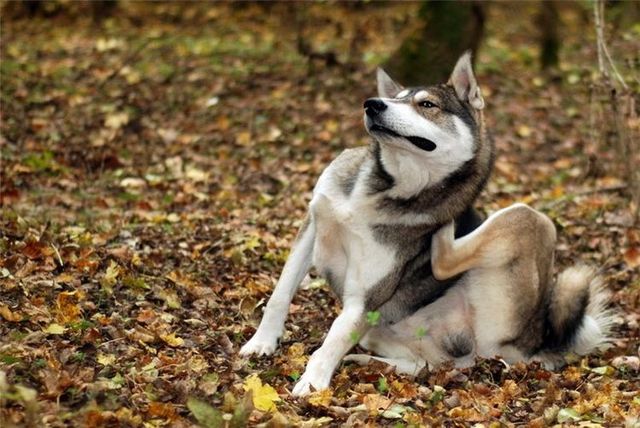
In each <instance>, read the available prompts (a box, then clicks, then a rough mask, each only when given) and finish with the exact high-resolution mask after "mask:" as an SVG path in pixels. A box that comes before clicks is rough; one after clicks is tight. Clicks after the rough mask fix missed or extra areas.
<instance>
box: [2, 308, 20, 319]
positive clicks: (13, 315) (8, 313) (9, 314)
mask: <svg viewBox="0 0 640 428" xmlns="http://www.w3.org/2000/svg"><path fill="white" fill-rule="evenodd" d="M0 316H2V318H4V319H6V320H7V321H22V315H20V314H19V313H17V312H13V311H12V310H11V309H9V307H8V306H5V305H0Z"/></svg>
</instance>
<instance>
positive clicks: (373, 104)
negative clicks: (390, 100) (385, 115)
mask: <svg viewBox="0 0 640 428" xmlns="http://www.w3.org/2000/svg"><path fill="white" fill-rule="evenodd" d="M386 109H387V105H386V104H385V103H384V101H382V100H381V99H379V98H369V99H368V100H367V101H365V102H364V112H365V113H366V114H367V116H369V117H375V116H377V115H378V114H380V113H382V112H383V111H385V110H386Z"/></svg>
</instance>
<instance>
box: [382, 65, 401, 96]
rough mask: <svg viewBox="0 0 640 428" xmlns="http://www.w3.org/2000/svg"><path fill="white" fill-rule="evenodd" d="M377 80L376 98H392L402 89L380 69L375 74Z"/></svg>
mask: <svg viewBox="0 0 640 428" xmlns="http://www.w3.org/2000/svg"><path fill="white" fill-rule="evenodd" d="M376 78H377V80H378V96H379V97H380V98H393V97H395V96H396V95H397V94H398V93H399V92H400V91H402V90H403V89H404V88H403V87H402V86H401V85H399V84H397V83H396V82H394V81H393V79H392V78H391V77H389V75H388V74H387V73H386V72H385V71H384V70H383V69H381V68H380V67H378V71H377V72H376Z"/></svg>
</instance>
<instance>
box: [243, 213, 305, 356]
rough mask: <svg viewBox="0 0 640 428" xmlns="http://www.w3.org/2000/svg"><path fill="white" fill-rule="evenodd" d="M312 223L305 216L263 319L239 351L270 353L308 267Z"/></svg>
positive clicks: (280, 332)
mask: <svg viewBox="0 0 640 428" xmlns="http://www.w3.org/2000/svg"><path fill="white" fill-rule="evenodd" d="M315 234H316V232H315V224H314V222H313V220H312V219H311V217H310V216H309V217H307V218H306V220H305V223H304V224H303V226H302V228H301V229H300V232H298V237H297V238H296V242H295V244H294V245H293V249H292V251H291V254H290V255H289V258H288V259H287V262H286V263H285V265H284V269H283V270H282V274H281V275H280V279H279V280H278V283H277V284H276V287H275V289H274V290H273V294H272V295H271V298H270V299H269V302H268V303H267V306H266V308H265V311H264V316H263V317H262V321H260V326H259V327H258V330H257V331H256V333H255V334H254V335H253V337H252V338H251V339H250V340H249V341H248V342H247V343H246V344H245V345H244V346H243V347H242V348H241V349H240V355H242V356H247V355H251V354H257V355H271V354H272V353H273V351H275V349H276V346H277V344H278V339H279V338H280V336H281V335H282V331H283V330H284V321H285V319H286V318H287V314H288V313H289V305H290V304H291V299H293V295H294V294H295V292H296V290H297V289H298V286H299V285H300V283H301V282H302V279H303V278H304V277H305V275H306V274H307V272H308V271H309V268H310V267H311V254H312V251H313V242H314V240H315Z"/></svg>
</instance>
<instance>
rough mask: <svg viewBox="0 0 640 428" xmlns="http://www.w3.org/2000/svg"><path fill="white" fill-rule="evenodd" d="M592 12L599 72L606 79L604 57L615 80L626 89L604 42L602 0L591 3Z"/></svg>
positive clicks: (607, 75)
mask: <svg viewBox="0 0 640 428" xmlns="http://www.w3.org/2000/svg"><path fill="white" fill-rule="evenodd" d="M593 12H594V16H595V20H596V35H597V43H598V66H599V68H600V72H601V73H602V74H603V75H604V76H605V77H607V79H608V78H609V72H608V70H607V67H605V63H604V58H606V60H607V65H608V66H609V68H611V70H612V71H613V74H614V75H615V77H616V80H618V82H620V84H621V85H622V87H623V88H624V89H625V90H628V89H629V87H628V86H627V84H626V82H625V81H624V79H623V78H622V75H620V72H619V71H618V67H616V64H615V63H614V62H613V59H612V58H611V55H610V54H609V48H608V47H607V43H606V42H605V38H604V1H603V0H596V1H595V2H594V3H593Z"/></svg>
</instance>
